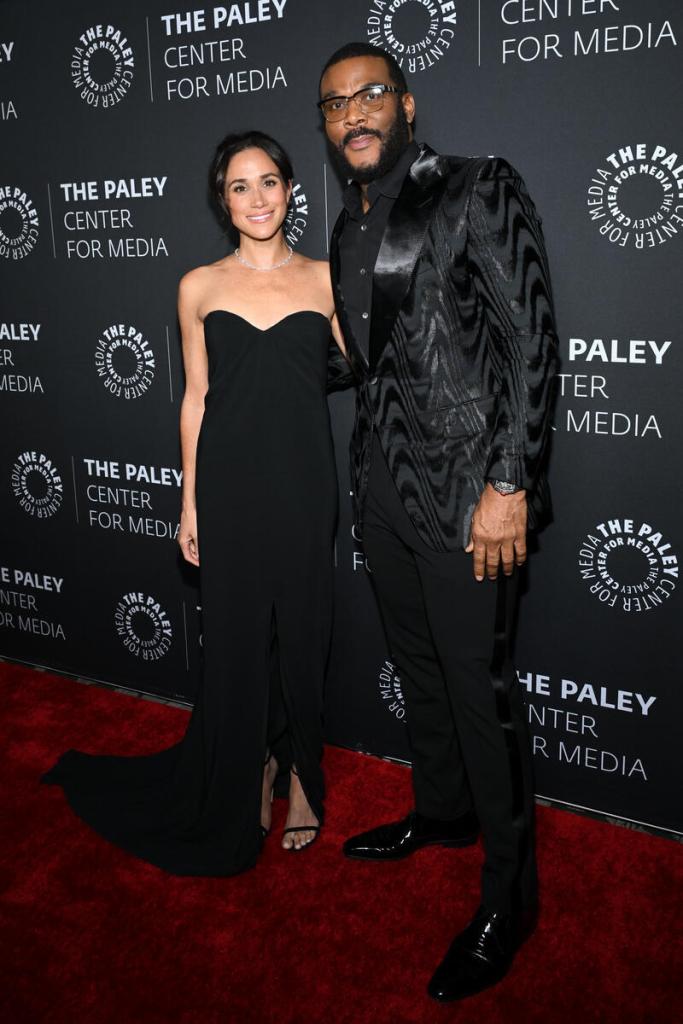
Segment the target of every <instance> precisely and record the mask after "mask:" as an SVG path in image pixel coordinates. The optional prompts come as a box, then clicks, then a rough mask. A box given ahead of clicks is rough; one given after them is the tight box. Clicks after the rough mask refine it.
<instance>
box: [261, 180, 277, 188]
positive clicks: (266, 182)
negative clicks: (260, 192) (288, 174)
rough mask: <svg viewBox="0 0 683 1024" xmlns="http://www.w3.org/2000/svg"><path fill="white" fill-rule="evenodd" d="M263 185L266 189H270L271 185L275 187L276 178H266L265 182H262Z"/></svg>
mask: <svg viewBox="0 0 683 1024" xmlns="http://www.w3.org/2000/svg"><path fill="white" fill-rule="evenodd" d="M263 184H264V185H268V187H269V188H270V187H271V186H272V185H277V178H268V179H267V180H266V181H264V182H263Z"/></svg>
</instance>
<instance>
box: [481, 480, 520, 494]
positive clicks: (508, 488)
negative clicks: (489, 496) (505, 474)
mask: <svg viewBox="0 0 683 1024" xmlns="http://www.w3.org/2000/svg"><path fill="white" fill-rule="evenodd" d="M489 483H490V484H491V486H492V487H493V489H494V491H498V493H499V494H514V493H515V492H516V491H518V490H520V488H519V487H518V486H517V484H511V483H508V481H507V480H490V481H489Z"/></svg>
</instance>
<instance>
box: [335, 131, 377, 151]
mask: <svg viewBox="0 0 683 1024" xmlns="http://www.w3.org/2000/svg"><path fill="white" fill-rule="evenodd" d="M363 135H374V136H375V137H376V138H378V139H379V141H380V142H381V141H382V139H383V137H384V136H383V135H382V133H381V132H378V131H377V129H376V128H352V129H351V131H349V132H347V133H346V135H345V136H344V138H343V139H342V140H341V145H340V146H339V148H340V149H346V147H347V146H348V144H349V142H351V140H352V139H360V138H361V136H363Z"/></svg>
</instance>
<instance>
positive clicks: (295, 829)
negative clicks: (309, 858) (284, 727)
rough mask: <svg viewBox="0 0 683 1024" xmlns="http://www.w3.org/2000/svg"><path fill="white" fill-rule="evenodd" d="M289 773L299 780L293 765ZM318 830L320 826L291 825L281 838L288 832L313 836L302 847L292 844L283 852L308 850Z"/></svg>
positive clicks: (284, 830) (283, 831) (318, 832)
mask: <svg viewBox="0 0 683 1024" xmlns="http://www.w3.org/2000/svg"><path fill="white" fill-rule="evenodd" d="M291 771H292V773H293V774H294V775H296V777H297V779H298V778H299V773H298V771H297V770H296V768H295V767H294V765H292V768H291ZM320 828H321V826H320V825H291V826H290V827H289V828H285V829H283V830H282V835H283V836H286V835H287V833H288V832H315V835H314V836H313V838H312V839H309V841H308V842H307V843H304V845H303V846H294V845H293V844H292V846H290V847H284V849H285V851H286V852H287V853H301V851H302V850H306V849H308V847H309V846H313V843H314V842H315V841H316V839H317V838H318V835H319V834H320Z"/></svg>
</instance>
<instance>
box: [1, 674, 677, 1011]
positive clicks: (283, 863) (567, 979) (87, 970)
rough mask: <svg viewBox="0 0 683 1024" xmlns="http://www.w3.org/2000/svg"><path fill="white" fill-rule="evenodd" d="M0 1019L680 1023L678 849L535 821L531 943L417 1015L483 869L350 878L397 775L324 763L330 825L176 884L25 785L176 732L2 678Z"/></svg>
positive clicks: (163, 716) (152, 711) (164, 710)
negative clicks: (475, 990) (536, 887)
mask: <svg viewBox="0 0 683 1024" xmlns="http://www.w3.org/2000/svg"><path fill="white" fill-rule="evenodd" d="M0 694H1V704H2V709H3V710H2V716H3V719H4V721H3V723H2V741H0V742H1V744H2V746H1V748H0V756H1V760H2V764H1V766H0V772H1V778H2V792H1V795H0V827H1V831H2V839H1V842H2V847H1V851H0V886H1V896H0V923H1V926H2V937H1V945H2V948H1V956H0V976H1V984H2V990H1V994H0V1020H2V1021H3V1022H5V1024H24V1022H25V1024H76V1022H79V1024H271V1022H272V1024H276V1022H277V1024H298V1022H301V1024H304V1022H306V1024H323V1022H325V1024H328V1022H329V1024H439V1022H442V1021H443V1022H450V1021H454V1022H455V1021H457V1022H458V1024H473V1022H477V1024H517V1022H519V1024H522V1022H524V1024H531V1022H543V1024H564V1022H567V1024H569V1022H571V1024H676V1022H683V980H682V978H683V955H682V954H683V937H682V936H683V932H682V928H683V914H682V913H681V909H682V900H683V897H682V895H681V893H682V892H683V849H682V848H681V847H680V846H679V845H677V844H676V843H674V842H672V841H669V840H665V839H659V838H654V837H652V836H648V835H645V834H641V833H637V832H632V831H629V830H626V829H623V828H619V827H616V826H614V825H609V824H604V823H602V822H597V821H592V820H589V819H587V818H583V817H579V816H576V815H572V814H569V813H566V812H562V811H557V810H550V809H547V808H539V814H538V853H539V863H540V871H541V881H542V900H543V905H542V906H543V913H542V918H541V923H540V925H539V927H538V929H537V931H536V932H535V934H534V935H533V937H532V938H531V939H530V940H529V942H528V943H527V944H526V945H525V946H524V948H523V950H522V951H521V953H520V954H519V956H518V959H517V962H516V965H515V969H514V971H513V972H512V973H511V974H510V975H509V976H508V977H507V978H506V979H505V980H504V981H503V982H502V983H501V984H500V985H498V986H497V987H496V988H495V989H493V990H491V991H489V992H487V993H485V994H483V995H481V996H478V997H476V998H475V999H470V1000H467V1001H466V1002H463V1003H461V1004H458V1005H451V1006H440V1005H438V1004H435V1003H433V1002H431V1001H430V1000H429V999H428V997H427V996H426V995H425V986H426V984H427V981H428V980H429V977H430V975H431V972H432V970H433V969H434V967H435V966H436V964H437V963H438V961H439V960H440V958H441V956H442V955H443V953H444V952H445V950H446V948H447V946H448V944H449V942H450V940H451V938H452V937H453V935H454V934H455V932H456V931H457V930H458V929H460V928H461V927H462V926H464V924H466V922H467V921H468V920H469V917H470V916H471V914H472V912H473V911H474V909H475V907H476V901H477V896H476V894H477V889H478V873H479V865H480V860H481V851H480V849H479V848H478V847H475V848H470V849H467V850H463V851H453V850H445V849H433V850H425V851H422V852H420V853H419V854H417V855H416V856H415V857H413V858H411V859H410V860H407V861H403V862H398V863H395V864H390V865H375V864H364V863H362V862H358V861H349V860H345V859H344V858H343V857H342V856H341V853H340V846H341V843H342V841H343V839H344V838H345V837H347V836H348V835H351V834H353V833H354V832H356V831H360V830H362V829H365V828H368V827H370V826H372V825H373V824H376V823H378V822H380V821H383V820H385V821H386V820H391V819H392V818H394V817H397V816H399V815H401V814H402V813H403V812H405V811H406V810H408V809H409V808H410V806H411V791H410V778H409V772H408V770H407V769H406V768H403V767H401V766H397V765H392V764H389V763H386V762H382V761H379V760H377V759H375V758H370V757H365V756H363V755H360V754H355V753H351V752H349V751H343V750H339V749H335V748H328V749H327V751H326V754H325V772H326V778H327V785H328V801H327V822H326V826H325V828H324V830H323V832H322V834H321V836H320V839H319V840H318V841H317V842H316V843H315V845H314V846H313V847H312V848H311V849H309V850H306V851H305V852H302V853H297V854H288V853H286V852H285V851H283V850H281V849H280V847H279V830H280V828H281V827H282V825H283V824H284V816H285V811H286V808H285V806H284V803H283V802H282V801H276V803H275V820H274V828H273V832H272V833H271V836H270V838H269V839H268V841H267V844H266V848H265V851H264V854H263V856H262V858H261V860H260V862H259V864H258V866H257V867H256V868H255V869H254V870H253V871H250V872H248V873H247V874H245V875H242V876H239V877H237V878H232V879H192V878H174V877H171V876H169V875H166V874H164V873H163V872H162V871H160V870H158V869H157V868H155V867H152V866H151V865H148V864H144V863H141V862H139V861H137V860H135V859H134V858H132V857H131V856H129V855H128V854H126V853H123V852H122V851H120V850H118V849H116V848H114V847H113V846H110V845H109V844H108V843H106V842H105V841H104V840H103V839H100V838H99V837H98V836H97V835H95V834H94V833H92V832H91V831H90V830H89V829H88V828H87V827H86V826H85V825H83V824H82V823H81V822H80V821H79V820H77V819H76V818H75V817H74V816H73V815H72V813H71V812H70V811H69V809H68V807H67V804H66V801H65V800H64V797H63V794H62V792H61V790H60V789H58V788H55V787H48V786H41V785H40V784H39V781H38V780H39V777H40V775H41V773H42V772H43V771H45V770H46V769H47V768H48V767H49V766H50V765H51V764H52V763H53V762H54V760H55V759H56V758H57V756H58V755H59V754H60V753H62V752H63V751H64V750H66V749H68V748H69V747H77V748H80V749H83V750H88V751H90V752H94V753H119V754H138V753H144V752H147V751H150V752H151V751H154V750H158V749H161V748H162V747H164V746H168V745H170V744H171V743H173V742H175V741H176V740H177V739H178V738H180V737H181V736H182V734H183V732H184V729H185V726H186V723H187V713H186V712H183V711H181V710H178V709H175V708H170V707H167V706H164V705H160V704H156V703H152V702H149V701H143V700H136V699H134V698H133V697H130V696H126V695H123V694H117V693H114V692H112V691H108V690H105V689H101V688H97V687H92V686H84V685H80V684H78V683H76V682H74V681H72V680H68V679H65V678H61V677H59V676H55V675H49V674H47V673H41V672H35V671H32V670H29V669H25V668H22V667H20V666H14V665H10V664H2V665H0Z"/></svg>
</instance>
